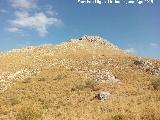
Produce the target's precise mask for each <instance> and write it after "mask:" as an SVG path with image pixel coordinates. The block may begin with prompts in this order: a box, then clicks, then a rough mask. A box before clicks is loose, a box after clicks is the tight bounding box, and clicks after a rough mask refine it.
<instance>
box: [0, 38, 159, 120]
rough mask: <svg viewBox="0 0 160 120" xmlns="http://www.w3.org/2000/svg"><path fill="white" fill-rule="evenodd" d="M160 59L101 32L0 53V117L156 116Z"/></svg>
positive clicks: (132, 119) (111, 119)
mask: <svg viewBox="0 0 160 120" xmlns="http://www.w3.org/2000/svg"><path fill="white" fill-rule="evenodd" d="M159 92H160V60H157V59H149V58H144V57H138V56H136V55H132V54H129V53H126V52H125V51H123V50H122V49H120V48H118V47H117V46H116V45H114V44H112V43H111V42H109V41H108V40H105V39H103V38H101V37H99V36H83V37H81V38H78V39H71V40H70V41H68V42H64V43H61V44H58V45H47V46H29V47H26V48H22V49H14V50H11V51H9V52H5V53H1V54H0V119H2V120H69V119H70V120H86V119H87V120H98V119H99V120H117V119H118V120H125V119H128V120H152V119H154V120H159V119H160V115H159V111H160V102H159V98H160V94H159Z"/></svg>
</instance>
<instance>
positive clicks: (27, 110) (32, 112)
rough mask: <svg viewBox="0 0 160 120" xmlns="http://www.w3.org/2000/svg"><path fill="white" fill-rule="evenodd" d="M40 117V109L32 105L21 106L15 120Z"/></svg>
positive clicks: (31, 119) (33, 119)
mask: <svg viewBox="0 0 160 120" xmlns="http://www.w3.org/2000/svg"><path fill="white" fill-rule="evenodd" d="M41 117H42V112H41V111H40V110H37V109H34V108H33V107H23V108H21V109H20V111H19V112H18V114H17V117H16V120H38V119H39V118H41Z"/></svg>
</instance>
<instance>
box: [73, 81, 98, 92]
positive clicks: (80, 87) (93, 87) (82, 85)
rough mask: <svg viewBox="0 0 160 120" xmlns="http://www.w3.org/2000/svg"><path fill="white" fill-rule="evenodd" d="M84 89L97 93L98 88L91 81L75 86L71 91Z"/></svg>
mask: <svg viewBox="0 0 160 120" xmlns="http://www.w3.org/2000/svg"><path fill="white" fill-rule="evenodd" d="M86 88H89V89H92V90H93V91H97V90H99V89H100V87H98V86H96V82H95V81H93V80H90V81H86V82H85V83H84V84H80V85H77V86H76V87H75V88H72V89H71V91H75V90H84V89H86Z"/></svg>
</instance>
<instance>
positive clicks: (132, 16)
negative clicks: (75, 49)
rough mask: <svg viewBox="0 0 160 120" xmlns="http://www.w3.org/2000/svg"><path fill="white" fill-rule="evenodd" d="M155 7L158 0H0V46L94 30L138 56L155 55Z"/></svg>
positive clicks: (159, 18)
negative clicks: (100, 0)
mask: <svg viewBox="0 0 160 120" xmlns="http://www.w3.org/2000/svg"><path fill="white" fill-rule="evenodd" d="M125 1H127V0H125ZM135 1H137V0H135ZM144 1H145V0H144ZM159 11H160V1H159V0H154V3H153V4H152V3H151V2H150V3H144V4H137V3H135V4H127V5H126V4H124V3H121V4H101V5H98V4H80V3H78V0H0V42H1V44H0V51H8V50H11V49H13V48H21V47H25V46H27V45H44V44H56V43H60V42H63V41H67V40H69V39H71V38H79V37H80V36H83V35H99V36H102V37H104V38H106V39H108V40H110V41H111V42H112V43H114V44H116V45H118V46H119V47H120V48H122V49H124V50H127V51H130V52H134V53H135V54H137V55H140V56H146V57H156V58H160V12H159Z"/></svg>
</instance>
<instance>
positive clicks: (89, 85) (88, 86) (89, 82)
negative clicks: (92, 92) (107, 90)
mask: <svg viewBox="0 0 160 120" xmlns="http://www.w3.org/2000/svg"><path fill="white" fill-rule="evenodd" d="M95 84H96V82H95V81H93V80H89V81H86V82H85V86H86V87H87V88H90V89H93V88H94V86H95Z"/></svg>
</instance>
